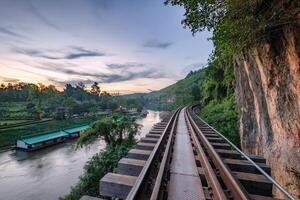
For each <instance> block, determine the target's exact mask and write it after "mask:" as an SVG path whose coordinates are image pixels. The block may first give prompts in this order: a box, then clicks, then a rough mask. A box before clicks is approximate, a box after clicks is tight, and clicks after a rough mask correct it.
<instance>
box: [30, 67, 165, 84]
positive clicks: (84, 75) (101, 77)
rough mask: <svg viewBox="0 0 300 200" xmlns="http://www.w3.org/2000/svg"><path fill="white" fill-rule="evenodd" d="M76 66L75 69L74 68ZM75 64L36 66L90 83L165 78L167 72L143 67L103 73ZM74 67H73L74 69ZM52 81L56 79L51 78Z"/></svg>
mask: <svg viewBox="0 0 300 200" xmlns="http://www.w3.org/2000/svg"><path fill="white" fill-rule="evenodd" d="M74 67H75V69H74ZM76 67H77V66H75V65H73V64H64V65H61V64H60V65H59V66H58V65H57V64H56V63H51V62H43V63H41V64H39V65H38V66H35V68H38V69H43V70H47V71H53V72H59V73H63V74H66V75H68V76H69V77H72V76H75V77H74V78H75V79H76V80H74V81H75V82H76V81H77V82H78V81H82V80H84V81H87V82H88V83H90V82H93V81H98V82H104V83H114V82H123V81H130V80H135V79H138V78H153V79H156V78H164V77H165V74H163V73H161V72H159V71H157V70H156V69H154V68H141V69H140V70H139V71H137V70H120V71H112V72H109V73H101V72H97V71H95V72H93V73H91V72H83V71H78V70H76ZM72 68H73V69H72ZM51 80H52V81H53V80H55V79H51ZM68 82H69V81H68V80H66V81H62V82H61V83H68Z"/></svg>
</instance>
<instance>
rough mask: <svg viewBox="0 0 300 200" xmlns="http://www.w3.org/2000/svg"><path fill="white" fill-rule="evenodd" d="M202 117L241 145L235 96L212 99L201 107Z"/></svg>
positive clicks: (236, 143)
mask: <svg viewBox="0 0 300 200" xmlns="http://www.w3.org/2000/svg"><path fill="white" fill-rule="evenodd" d="M200 117H201V118H203V119H204V120H205V121H206V122H207V123H209V124H210V125H211V126H213V127H214V128H216V129H217V130H218V131H219V132H220V133H222V134H223V135H224V136H225V137H227V138H228V139H229V140H230V141H231V142H233V143H234V144H235V145H237V146H239V144H240V138H239V132H238V112H237V109H236V107H235V102H234V98H233V97H228V98H225V99H223V100H221V101H217V100H213V101H210V102H209V103H208V104H207V105H206V106H204V107H203V108H202V109H201V112H200Z"/></svg>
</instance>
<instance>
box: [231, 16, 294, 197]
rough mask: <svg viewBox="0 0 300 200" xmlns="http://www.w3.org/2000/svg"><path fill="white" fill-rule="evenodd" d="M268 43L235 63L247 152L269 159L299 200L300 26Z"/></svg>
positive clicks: (277, 33) (282, 31)
mask: <svg viewBox="0 0 300 200" xmlns="http://www.w3.org/2000/svg"><path fill="white" fill-rule="evenodd" d="M298 17H299V18H298V19H299V20H298V21H300V15H299V14H298ZM268 38H269V39H268V40H266V41H264V42H261V44H260V45H259V46H257V47H256V48H253V49H252V50H251V51H249V52H247V53H244V54H243V55H240V56H239V57H238V58H237V59H236V62H235V77H236V87H235V88H236V96H237V102H238V106H239V111H240V119H239V126H240V135H241V146H242V149H243V150H244V151H245V152H247V153H249V154H256V155H262V156H264V157H265V158H266V159H267V162H268V164H269V165H270V166H271V169H272V176H273V177H274V178H275V179H276V180H277V181H278V182H279V183H280V184H281V185H282V186H283V187H285V188H286V189H287V190H288V191H289V192H290V193H292V194H293V195H295V196H298V197H299V196H300V22H299V23H298V24H297V25H293V26H291V25H287V26H285V27H284V28H283V29H280V30H276V31H274V32H272V33H271V34H270V35H269V37H268ZM274 193H275V194H277V195H278V191H274Z"/></svg>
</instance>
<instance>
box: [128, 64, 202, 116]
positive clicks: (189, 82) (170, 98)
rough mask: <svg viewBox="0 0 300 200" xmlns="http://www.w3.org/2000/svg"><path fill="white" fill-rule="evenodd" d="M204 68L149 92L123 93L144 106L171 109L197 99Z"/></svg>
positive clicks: (199, 93)
mask: <svg viewBox="0 0 300 200" xmlns="http://www.w3.org/2000/svg"><path fill="white" fill-rule="evenodd" d="M205 71H206V69H205V68H204V69H200V70H197V71H191V72H190V73H189V74H188V75H187V76H186V77H185V78H184V79H182V80H179V81H177V82H176V83H174V84H173V85H170V86H168V87H166V88H163V89H161V90H158V91H153V92H150V93H135V94H130V95H125V96H124V97H125V98H126V99H138V100H139V101H141V102H143V104H144V107H146V108H149V109H155V110H172V109H174V108H176V107H178V106H181V105H186V104H189V103H192V102H196V101H197V100H199V98H200V95H201V91H200V89H199V88H200V87H199V86H200V84H202V82H203V81H204V79H205Z"/></svg>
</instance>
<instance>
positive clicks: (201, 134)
mask: <svg viewBox="0 0 300 200" xmlns="http://www.w3.org/2000/svg"><path fill="white" fill-rule="evenodd" d="M270 174H271V171H270V168H269V167H268V166H267V165H266V160H265V159H264V158H262V157H257V156H247V155H246V154H244V153H243V152H241V151H240V150H239V149H238V148H236V147H235V146H234V145H233V144H232V143H231V142H230V141H229V140H227V139H226V138H225V137H224V136H223V135H222V134H220V133H219V132H218V131H216V130H215V129H214V128H213V127H211V126H209V125H208V124H207V123H206V122H204V121H203V120H202V119H200V118H199V117H198V115H197V107H195V106H190V107H185V108H180V109H178V110H176V111H174V112H173V113H172V114H171V115H170V116H169V117H167V118H166V119H164V120H163V121H162V122H160V123H158V124H156V125H154V126H153V128H152V130H151V131H150V132H149V133H148V134H147V135H146V137H144V138H142V139H141V140H140V142H139V143H137V145H136V147H135V148H134V149H132V150H130V152H129V153H128V155H127V156H126V157H125V158H123V159H121V160H120V161H119V164H118V168H117V171H116V173H108V174H106V175H105V176H104V177H103V178H102V179H101V180H100V194H101V196H103V197H108V198H111V197H113V198H119V199H127V200H134V199H138V200H140V199H143V200H144V199H151V200H155V199H205V200H208V199H221V200H223V199H237V200H244V199H253V200H262V199H266V200H269V199H276V198H274V197H273V195H272V194H273V192H274V190H278V191H281V192H282V194H283V196H284V198H285V199H294V198H293V197H292V196H291V195H290V194H289V193H287V192H286V191H285V190H284V189H283V188H282V187H281V186H280V185H279V184H278V183H277V182H276V181H274V180H273V179H272V178H271V177H270Z"/></svg>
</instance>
